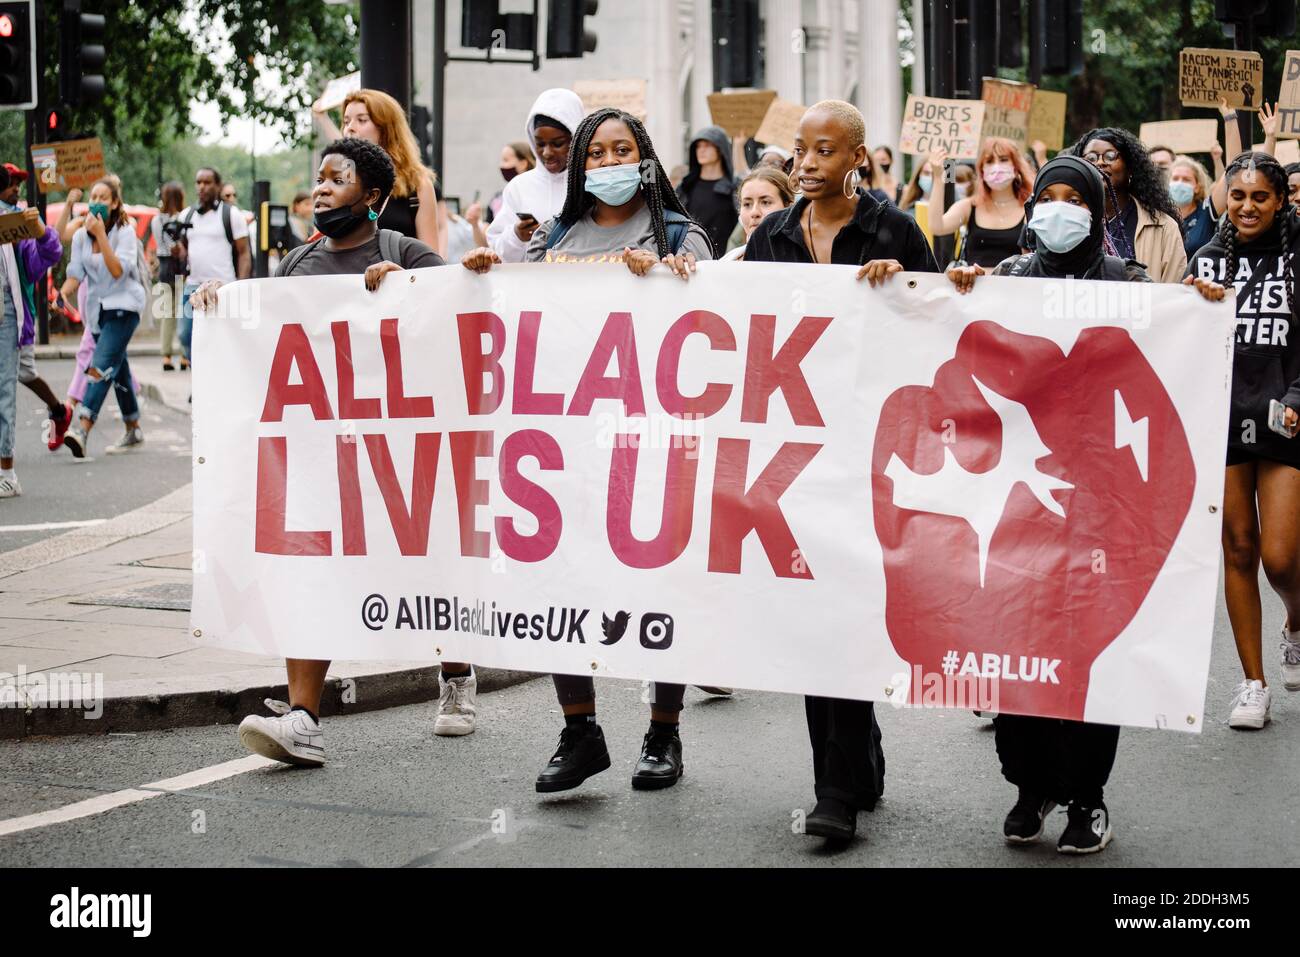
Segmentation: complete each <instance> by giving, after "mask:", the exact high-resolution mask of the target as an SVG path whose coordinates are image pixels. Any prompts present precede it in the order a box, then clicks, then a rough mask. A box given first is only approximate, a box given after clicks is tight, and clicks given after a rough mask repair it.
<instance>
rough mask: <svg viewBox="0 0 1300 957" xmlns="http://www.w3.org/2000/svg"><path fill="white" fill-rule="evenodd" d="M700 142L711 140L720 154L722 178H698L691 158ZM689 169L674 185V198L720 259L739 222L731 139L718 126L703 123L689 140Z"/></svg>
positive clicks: (697, 167)
mask: <svg viewBox="0 0 1300 957" xmlns="http://www.w3.org/2000/svg"><path fill="white" fill-rule="evenodd" d="M701 141H704V142H706V143H712V144H713V145H714V146H715V147H717V149H718V155H719V156H721V157H722V169H723V176H722V179H716V180H706V179H700V162H699V160H697V159H696V158H695V146H696V144H697V143H699V142H701ZM690 155H691V171H690V172H689V173H687V174H686V178H685V179H683V180H682V182H681V185H680V186H678V187H677V198H678V199H680V200H681V201H682V205H683V206H685V207H686V211H687V212H688V213H690V214H691V219H693V220H695V221H696V222H697V223H699V224H700V225H701V226H703V227H704V231H705V232H707V233H708V234H709V241H710V242H711V243H713V255H714V257H715V258H721V257H722V254H723V253H725V252H726V251H727V241H728V240H729V239H730V238H731V232H732V230H734V229H735V228H736V223H737V222H739V221H740V212H739V210H738V209H737V208H736V187H737V185H738V183H737V181H736V176H735V171H734V170H733V169H732V168H731V140H730V139H729V138H728V137H727V133H726V131H725V130H724V129H722V127H720V126H706V127H705V128H704V129H702V130H700V131H699V132H698V133H696V134H695V139H693V140H691V149H690Z"/></svg>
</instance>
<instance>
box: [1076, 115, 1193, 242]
mask: <svg viewBox="0 0 1300 957" xmlns="http://www.w3.org/2000/svg"><path fill="white" fill-rule="evenodd" d="M1093 140H1105V141H1106V142H1107V143H1109V144H1110V145H1111V146H1113V147H1115V149H1116V150H1117V151H1118V152H1119V155H1120V156H1121V157H1122V158H1123V160H1124V167H1125V169H1127V170H1128V194H1129V195H1130V196H1132V197H1133V198H1134V199H1136V200H1137V201H1138V202H1139V203H1141V204H1142V205H1143V206H1145V207H1146V208H1147V210H1148V211H1149V212H1156V211H1159V212H1161V213H1164V214H1165V215H1166V216H1168V217H1169V218H1170V219H1172V220H1173V221H1174V222H1175V223H1176V222H1179V218H1178V209H1177V207H1175V206H1174V201H1173V199H1172V198H1171V197H1170V195H1169V187H1168V186H1166V185H1165V178H1164V174H1163V173H1162V172H1161V171H1160V169H1159V167H1157V166H1156V164H1155V163H1153V162H1151V156H1150V154H1149V153H1148V152H1147V148H1146V147H1145V146H1143V145H1142V143H1141V141H1140V140H1138V138H1137V137H1136V136H1134V135H1133V134H1132V133H1130V132H1129V131H1128V130H1121V129H1117V128H1116V127H1113V126H1106V127H1102V128H1101V129H1096V130H1089V131H1088V132H1087V133H1084V134H1083V135H1082V136H1081V137H1079V139H1078V141H1077V142H1075V144H1074V145H1073V146H1071V147H1070V148H1069V149H1068V150H1067V151H1066V152H1068V153H1070V154H1071V155H1074V156H1078V157H1082V156H1083V154H1084V152H1085V151H1086V150H1087V148H1088V144H1089V143H1090V142H1092V141H1093ZM1119 213H1120V210H1119V209H1116V210H1115V214H1116V215H1119Z"/></svg>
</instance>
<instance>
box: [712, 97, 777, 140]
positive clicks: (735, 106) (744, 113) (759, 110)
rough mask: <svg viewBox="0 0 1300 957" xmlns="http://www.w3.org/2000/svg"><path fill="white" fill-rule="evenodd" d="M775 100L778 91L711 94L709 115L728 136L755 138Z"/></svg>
mask: <svg viewBox="0 0 1300 957" xmlns="http://www.w3.org/2000/svg"><path fill="white" fill-rule="evenodd" d="M775 99H776V90H742V91H740V92H736V93H710V94H709V113H710V114H711V115H712V117H713V122H714V124H715V125H717V126H721V127H722V128H723V129H724V130H726V131H727V135H728V136H731V137H736V136H755V135H756V134H757V133H758V128H759V127H760V126H762V125H763V118H764V117H765V116H767V110H768V107H770V106H771V105H772V101H773V100H775Z"/></svg>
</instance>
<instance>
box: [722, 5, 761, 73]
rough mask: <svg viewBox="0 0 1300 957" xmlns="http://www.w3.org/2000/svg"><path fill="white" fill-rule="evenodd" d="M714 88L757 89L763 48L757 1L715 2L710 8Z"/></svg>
mask: <svg viewBox="0 0 1300 957" xmlns="http://www.w3.org/2000/svg"><path fill="white" fill-rule="evenodd" d="M713 36H714V43H713V85H714V87H715V88H717V89H719V90H721V89H726V88H728V87H732V88H736V87H748V86H758V81H759V59H758V50H759V47H760V46H761V45H762V39H763V36H762V29H761V26H760V23H759V15H758V0H717V2H715V3H714V4H713Z"/></svg>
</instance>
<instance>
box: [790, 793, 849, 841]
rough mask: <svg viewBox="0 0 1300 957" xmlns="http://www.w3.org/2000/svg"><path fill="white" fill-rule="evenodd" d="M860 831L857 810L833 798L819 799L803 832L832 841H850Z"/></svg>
mask: <svg viewBox="0 0 1300 957" xmlns="http://www.w3.org/2000/svg"><path fill="white" fill-rule="evenodd" d="M857 831H858V812H857V809H856V808H853V807H851V806H849V805H848V804H845V803H844V802H843V801H836V800H834V799H832V798H819V799H818V801H817V806H816V807H815V808H813V812H812V813H811V814H809V815H808V816H807V817H806V818H805V819H804V822H803V832H804V833H805V834H811V835H812V836H813V837H824V838H827V839H829V840H832V841H849V840H852V839H853V835H854V834H856V833H857Z"/></svg>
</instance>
